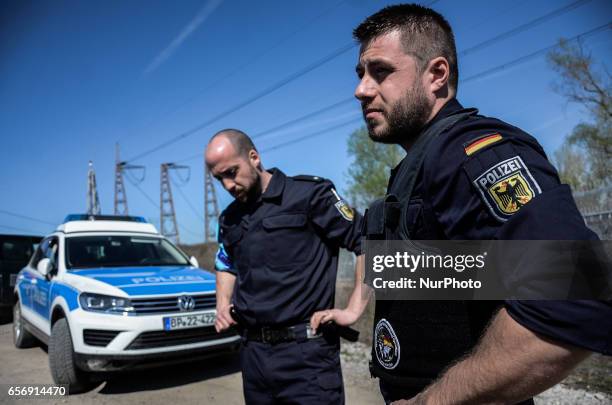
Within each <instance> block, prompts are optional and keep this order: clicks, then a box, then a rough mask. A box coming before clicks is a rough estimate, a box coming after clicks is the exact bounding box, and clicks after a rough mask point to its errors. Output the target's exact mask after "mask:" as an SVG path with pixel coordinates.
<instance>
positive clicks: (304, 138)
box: [261, 117, 363, 153]
mask: <svg viewBox="0 0 612 405" xmlns="http://www.w3.org/2000/svg"><path fill="white" fill-rule="evenodd" d="M362 119H363V118H362V117H359V118H353V119H351V120H350V121H347V122H343V123H341V124H338V125H334V126H333V127H331V128H325V129H323V130H321V131H317V132H313V133H311V134H308V135H304V136H300V137H299V138H294V139H292V140H290V141H286V142H282V143H279V144H277V145H274V146H271V147H269V148H265V149H262V150H261V152H262V153H263V152H270V151H273V150H276V149H280V148H284V147H285V146H289V145H293V144H294V143H298V142H301V141H305V140H307V139H310V138H315V137H317V136H321V135H325V134H327V133H328V132H331V131H334V130H336V129H338V128H342V127H345V126H347V125H349V124H353V123H357V122H359V121H361V120H362Z"/></svg>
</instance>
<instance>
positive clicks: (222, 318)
mask: <svg viewBox="0 0 612 405" xmlns="http://www.w3.org/2000/svg"><path fill="white" fill-rule="evenodd" d="M232 307H233V305H225V306H222V307H220V306H217V319H215V330H216V331H217V333H219V332H222V331H224V330H226V329H228V328H229V327H230V326H232V325H235V324H236V321H234V318H232V315H230V310H231V309H232Z"/></svg>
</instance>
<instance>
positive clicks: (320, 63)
mask: <svg viewBox="0 0 612 405" xmlns="http://www.w3.org/2000/svg"><path fill="white" fill-rule="evenodd" d="M356 46H357V44H355V43H353V42H351V43H349V44H346V45H344V46H342V47H340V48H338V49H336V50H335V51H333V52H332V53H330V54H329V55H326V56H324V57H323V58H321V59H319V60H317V61H316V62H314V63H311V64H310V65H308V66H306V67H305V68H302V69H300V70H298V71H297V72H295V73H293V74H291V75H289V76H287V77H285V78H284V79H282V80H280V81H278V82H276V83H274V84H273V85H271V86H269V87H267V88H265V89H264V90H262V91H260V92H259V93H256V94H255V95H254V96H251V97H249V98H248V99H246V100H245V101H243V102H241V103H238V104H237V105H235V106H234V107H231V108H229V109H228V110H225V111H223V112H221V113H219V114H217V115H216V116H214V117H213V118H211V119H209V120H207V121H204V122H203V123H201V124H199V125H197V126H195V127H194V128H192V129H190V130H188V131H185V132H183V133H181V134H178V135H176V136H174V137H172V138H170V139H169V140H167V141H166V142H163V143H161V144H159V145H157V146H155V147H154V148H151V149H149V150H147V151H145V152H142V153H140V154H138V155H136V156H134V157H133V158H131V159H128V161H134V160H138V159H141V158H143V157H144V156H147V155H150V154H151V153H154V152H157V151H158V150H160V149H163V148H165V147H167V146H169V145H171V144H173V143H175V142H177V141H179V140H181V139H184V138H187V137H188V136H190V135H193V134H194V133H196V132H198V131H199V130H201V129H203V128H205V127H207V126H209V125H210V124H212V123H214V122H217V121H219V120H220V119H222V118H225V117H226V116H228V115H230V114H232V113H234V112H236V111H238V110H241V109H242V108H244V107H246V106H248V105H249V104H252V103H253V102H255V101H257V100H259V99H260V98H263V97H265V96H267V95H268V94H270V93H272V92H274V91H276V90H278V89H280V88H281V87H283V86H285V85H286V84H288V83H291V82H292V81H294V80H296V79H298V78H300V77H302V76H304V75H305V74H307V73H310V72H311V71H313V70H315V69H316V68H318V67H321V66H323V65H324V64H326V63H327V62H330V61H332V60H333V59H335V58H337V57H338V56H340V55H342V54H343V53H346V52H348V51H350V50H351V49H353V48H355V47H356Z"/></svg>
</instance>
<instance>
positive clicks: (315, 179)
mask: <svg viewBox="0 0 612 405" xmlns="http://www.w3.org/2000/svg"><path fill="white" fill-rule="evenodd" d="M291 178H292V179H294V180H299V181H313V182H315V183H320V182H322V181H324V180H325V179H324V178H323V177H319V176H309V175H307V174H300V175H298V176H292V177H291Z"/></svg>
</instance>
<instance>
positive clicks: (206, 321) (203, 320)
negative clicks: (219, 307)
mask: <svg viewBox="0 0 612 405" xmlns="http://www.w3.org/2000/svg"><path fill="white" fill-rule="evenodd" d="M215 318H216V314H215V313H214V312H207V313H205V314H194V315H182V316H169V317H165V318H164V330H175V329H188V328H198V327H202V326H210V325H213V324H214V323H215Z"/></svg>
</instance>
